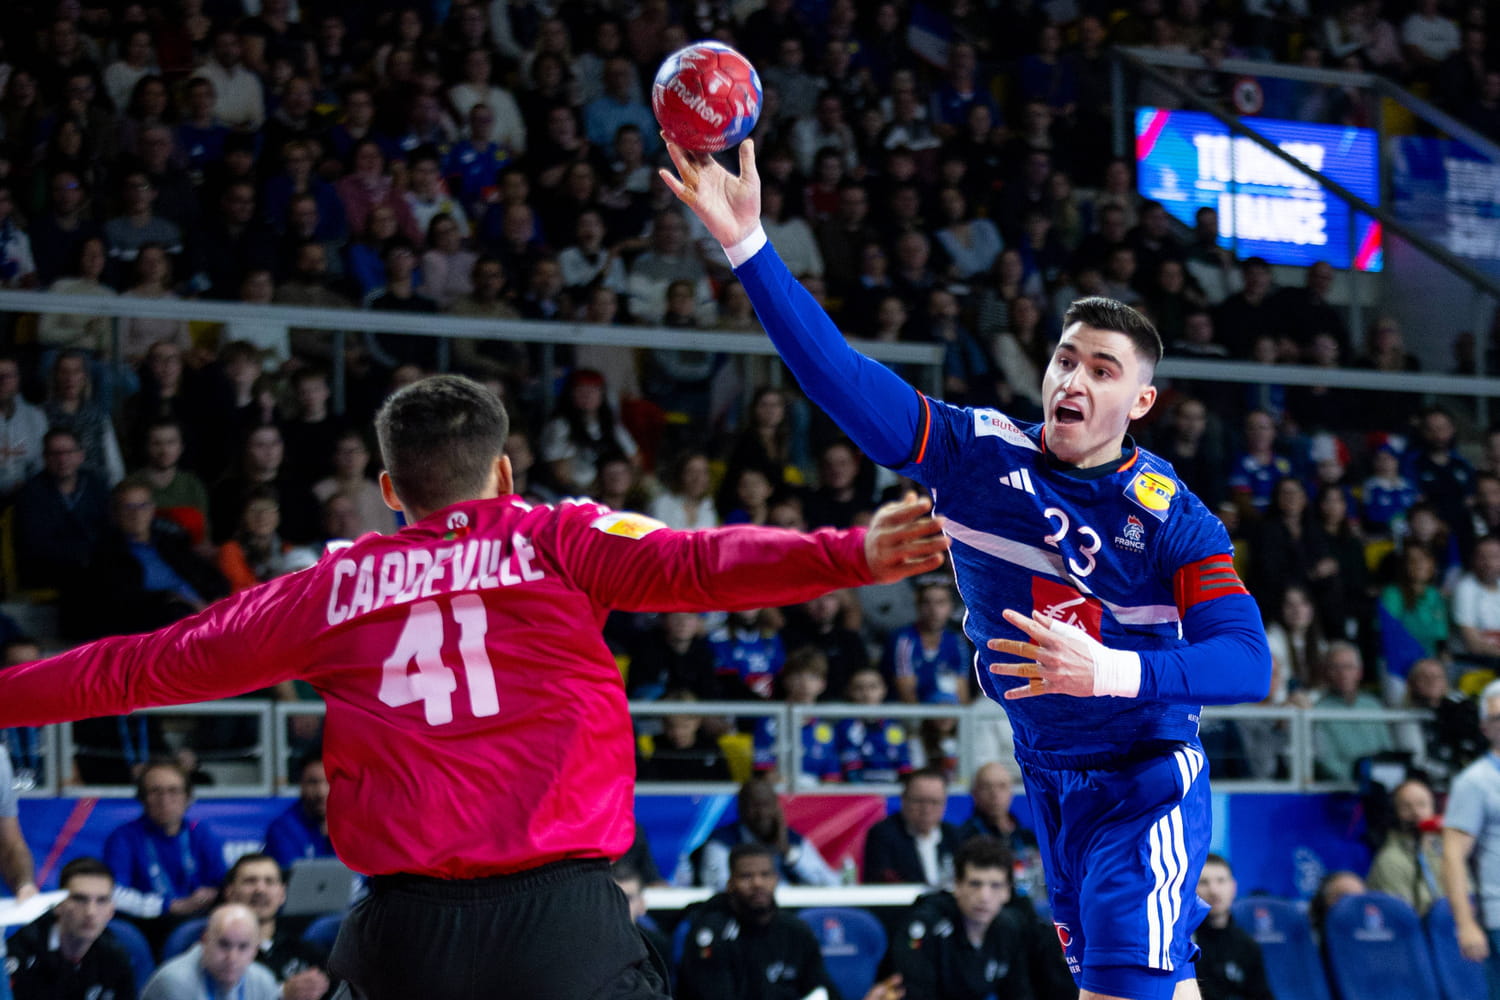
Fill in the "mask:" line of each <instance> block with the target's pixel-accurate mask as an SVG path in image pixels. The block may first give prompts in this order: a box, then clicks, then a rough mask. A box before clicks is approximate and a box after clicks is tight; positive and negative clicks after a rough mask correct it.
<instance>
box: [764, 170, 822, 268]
mask: <svg viewBox="0 0 1500 1000" xmlns="http://www.w3.org/2000/svg"><path fill="white" fill-rule="evenodd" d="M761 199H762V205H763V207H762V209H761V215H762V225H764V226H765V227H766V232H767V233H768V234H770V236H771V237H772V238H773V239H775V240H776V241H777V246H778V247H785V248H786V253H785V255H784V258H783V259H784V260H785V261H786V266H787V268H788V269H789V270H790V271H791V272H792V273H793V274H795V275H797V276H798V277H799V278H800V277H803V276H805V275H809V274H811V275H817V276H819V277H821V276H822V274H823V253H822V251H820V250H819V249H818V241H817V239H816V238H815V237H814V236H813V231H812V227H811V226H809V225H808V224H807V220H806V219H804V218H803V217H802V216H801V215H800V214H798V213H796V212H795V211H793V210H791V209H790V208H788V206H787V192H786V189H785V188H783V187H782V186H781V185H780V184H778V183H776V182H774V181H767V182H766V184H765V185H764V186H763V187H762V188H761Z"/></svg>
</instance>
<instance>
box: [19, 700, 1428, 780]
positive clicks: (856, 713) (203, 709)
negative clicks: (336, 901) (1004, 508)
mask: <svg viewBox="0 0 1500 1000" xmlns="http://www.w3.org/2000/svg"><path fill="white" fill-rule="evenodd" d="M630 709H631V714H632V716H633V717H634V718H635V719H636V721H637V723H638V724H639V723H641V722H643V721H645V720H652V719H660V718H662V717H665V716H671V715H695V716H703V717H715V718H718V717H729V718H735V719H749V718H774V719H776V720H777V731H776V740H777V745H776V760H777V762H778V764H780V763H782V762H784V763H785V764H786V766H785V767H778V768H777V774H778V778H779V781H780V788H781V789H782V790H783V791H786V792H789V793H796V792H815V793H816V794H819V795H825V794H826V795H895V794H898V793H899V792H900V790H901V786H900V785H898V784H894V783H860V784H847V785H845V784H839V783H825V784H817V783H806V782H802V781H798V780H795V779H792V780H789V776H793V775H798V774H800V773H801V762H802V739H801V733H802V726H803V724H804V723H806V722H808V721H811V720H815V719H816V720H824V719H827V720H837V719H850V718H856V719H863V718H869V717H871V716H878V717H880V718H882V719H902V720H913V721H916V720H923V719H955V720H957V722H958V729H957V733H956V738H957V741H958V761H959V765H958V779H959V780H958V784H959V785H960V786H962V785H964V784H966V783H967V781H968V778H969V776H971V775H972V774H973V773H974V771H975V769H976V768H977V767H978V766H979V765H980V764H982V763H985V761H981V760H979V759H978V756H977V752H976V746H977V745H978V744H979V742H980V736H981V730H982V729H984V727H990V726H1002V727H1004V728H1005V729H1006V730H1008V728H1009V723H1008V722H1007V721H1006V720H1005V718H1004V716H1003V715H1001V714H999V713H996V712H995V711H994V708H993V706H990V705H988V704H986V703H984V702H976V703H974V704H971V705H896V704H885V705H879V706H869V705H853V704H848V703H839V704H834V703H819V704H814V705H788V704H785V703H782V702H740V701H714V702H659V701H646V702H631V705H630ZM324 711H325V707H324V705H323V703H322V702H321V701H298V702H274V703H273V702H269V701H253V700H246V699H235V700H231V701H220V702H208V703H204V704H200V705H182V706H176V707H171V708H153V709H146V710H145V712H144V714H147V715H154V716H175V717H205V716H207V717H222V716H238V717H252V718H254V719H255V720H256V722H257V728H258V732H259V734H260V740H259V743H258V745H257V746H255V747H253V748H247V750H246V752H243V753H236V754H235V755H234V757H233V760H234V762H235V763H236V765H237V766H239V767H243V766H245V765H246V764H253V766H254V770H255V778H254V780H251V781H238V782H233V783H217V784H214V785H210V786H205V787H202V788H200V789H199V790H198V794H199V795H200V796H202V797H213V798H222V797H236V798H244V797H255V796H265V795H272V794H275V793H277V792H280V791H282V790H284V789H285V788H287V787H289V786H291V785H293V784H294V783H293V782H292V781H290V780H289V765H290V764H291V762H292V760H293V758H294V755H295V749H296V747H295V744H294V741H293V740H292V739H291V738H290V735H289V733H290V728H291V725H292V720H293V719H294V718H295V717H298V716H304V717H305V716H322V715H323V714H324ZM1202 717H1203V720H1204V722H1205V723H1219V722H1232V723H1237V722H1253V723H1258V724H1271V725H1273V726H1275V727H1277V728H1278V730H1279V731H1280V732H1281V733H1282V734H1284V736H1285V739H1284V741H1283V742H1282V743H1281V746H1280V747H1279V748H1278V755H1279V756H1280V757H1281V758H1282V760H1283V762H1284V767H1283V768H1281V769H1280V776H1274V777H1265V778H1225V777H1215V778H1214V779H1213V780H1214V787H1215V788H1217V789H1219V790H1221V791H1237V792H1337V791H1350V790H1352V789H1353V788H1354V787H1355V786H1354V783H1353V781H1352V780H1349V781H1330V780H1326V779H1322V778H1320V777H1318V774H1317V771H1316V768H1315V763H1316V746H1315V732H1316V730H1315V728H1314V727H1315V726H1317V725H1318V724H1319V723H1361V722H1376V723H1383V724H1386V725H1387V726H1390V727H1392V728H1391V731H1390V734H1389V735H1390V740H1389V744H1390V747H1391V749H1393V750H1398V751H1399V750H1408V751H1412V752H1417V753H1419V752H1420V749H1421V748H1419V747H1410V746H1405V747H1404V746H1401V745H1400V741H1401V733H1400V730H1399V729H1398V728H1397V727H1400V726H1410V725H1411V724H1414V723H1418V724H1419V723H1421V722H1422V721H1423V720H1425V719H1428V718H1429V717H1430V716H1429V714H1428V713H1425V712H1422V711H1416V710H1411V709H1348V710H1345V709H1336V708H1295V707H1289V706H1280V707H1267V706H1259V705H1245V706H1234V707H1211V708H1207V709H1205V710H1204V711H1203V716H1202ZM39 736H40V740H39V744H40V748H41V753H42V755H43V757H44V758H45V763H46V766H45V768H44V773H43V774H42V775H41V776H39V779H38V780H37V782H36V785H35V787H32V788H30V789H26V790H24V791H22V793H21V794H23V795H26V796H32V797H55V796H58V795H64V794H66V795H69V796H78V797H100V798H110V797H115V798H120V797H129V796H130V795H132V794H134V788H133V787H131V786H129V785H76V784H72V783H70V781H69V780H68V775H69V774H71V769H72V759H73V755H74V753H75V752H76V750H77V749H78V744H77V742H76V741H75V739H74V736H73V731H72V724H69V723H65V724H62V725H57V726H46V727H43V728H42V729H41V731H40V733H39ZM200 757H201V758H202V759H203V761H204V763H205V764H206V765H207V766H208V767H209V768H210V770H212V769H213V767H214V765H215V764H216V763H221V762H222V761H216V760H215V758H214V756H213V755H212V754H202V753H200ZM737 789H738V786H737V785H736V784H735V783H734V782H732V781H725V782H641V783H639V784H638V786H637V790H638V791H639V792H640V793H641V794H646V795H651V794H658V795H659V794H674V795H723V794H732V793H734V792H735V791H736V790H737Z"/></svg>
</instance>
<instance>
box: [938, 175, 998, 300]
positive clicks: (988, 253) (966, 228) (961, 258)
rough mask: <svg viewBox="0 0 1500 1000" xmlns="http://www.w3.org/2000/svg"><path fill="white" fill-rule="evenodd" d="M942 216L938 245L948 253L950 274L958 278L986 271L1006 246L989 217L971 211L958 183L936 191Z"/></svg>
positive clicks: (977, 275)
mask: <svg viewBox="0 0 1500 1000" xmlns="http://www.w3.org/2000/svg"><path fill="white" fill-rule="evenodd" d="M938 201H939V204H940V205H941V207H942V214H943V218H944V220H945V225H944V226H943V228H941V229H939V230H938V231H937V234H936V235H937V241H938V245H939V246H940V247H942V249H943V252H944V253H945V254H947V256H948V259H949V261H951V265H950V274H951V275H952V276H953V278H955V279H956V280H958V281H973V280H976V279H978V278H979V277H980V276H981V275H983V274H986V273H987V272H988V271H989V270H990V269H991V268H992V267H993V266H994V263H995V260H996V258H998V257H999V256H1000V251H1002V250H1004V249H1005V244H1004V242H1003V241H1002V240H1001V239H1000V230H998V229H996V228H995V224H994V223H993V222H991V221H990V220H989V219H981V218H978V217H977V216H975V214H974V213H973V212H972V211H970V208H969V202H968V198H967V196H966V195H965V194H964V192H963V190H962V189H961V188H958V187H946V188H944V189H943V190H942V191H941V192H940V193H939V194H938Z"/></svg>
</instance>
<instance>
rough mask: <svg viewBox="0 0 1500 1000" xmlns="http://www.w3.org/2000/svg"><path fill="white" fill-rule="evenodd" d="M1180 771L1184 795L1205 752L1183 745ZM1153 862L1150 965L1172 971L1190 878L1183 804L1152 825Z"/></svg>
mask: <svg viewBox="0 0 1500 1000" xmlns="http://www.w3.org/2000/svg"><path fill="white" fill-rule="evenodd" d="M1172 757H1173V759H1174V760H1175V761H1176V763H1177V772H1178V774H1179V775H1181V776H1182V797H1183V798H1187V793H1188V790H1189V789H1190V788H1192V786H1193V782H1194V781H1196V780H1197V779H1198V775H1199V774H1201V773H1202V772H1203V763H1204V761H1203V754H1202V752H1201V751H1199V750H1197V749H1196V748H1193V747H1181V748H1179V749H1178V750H1175V751H1174V752H1173V754H1172ZM1149 836H1150V842H1149V843H1150V863H1151V874H1152V876H1153V881H1154V884H1153V885H1152V887H1151V894H1150V895H1149V896H1148V897H1147V899H1146V938H1147V941H1146V946H1147V951H1148V957H1147V961H1146V965H1147V968H1151V969H1163V970H1165V971H1168V972H1170V971H1172V969H1173V968H1175V964H1174V963H1173V961H1172V936H1173V931H1174V929H1175V928H1176V926H1177V920H1178V918H1179V917H1180V916H1181V915H1182V889H1183V882H1184V881H1185V880H1186V878H1187V869H1188V854H1187V844H1186V841H1185V838H1184V821H1183V817H1182V807H1181V806H1174V807H1173V808H1172V811H1171V812H1169V813H1167V814H1166V815H1165V816H1163V817H1162V818H1161V819H1159V820H1157V821H1156V822H1155V823H1154V824H1152V826H1151V831H1150V834H1149Z"/></svg>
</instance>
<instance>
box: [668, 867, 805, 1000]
mask: <svg viewBox="0 0 1500 1000" xmlns="http://www.w3.org/2000/svg"><path fill="white" fill-rule="evenodd" d="M776 860H777V858H776V851H775V849H774V848H772V847H769V846H767V845H765V844H762V843H740V844H736V845H735V847H734V848H733V849H732V850H731V851H730V852H729V859H728V880H727V884H726V886H725V889H724V891H723V892H721V893H719V894H718V895H716V896H714V897H713V898H712V899H710V900H708V902H706V903H703V904H702V905H701V906H699V907H697V908H696V909H694V910H692V911H690V912H689V913H688V915H687V917H686V919H687V921H688V931H687V941H688V947H687V948H686V949H685V950H684V952H683V956H682V964H681V966H680V967H679V969H678V975H677V994H676V995H677V996H678V997H679V998H680V1000H719V998H721V997H741V998H744V1000H773V998H780V997H805V996H808V995H809V994H813V993H815V992H816V991H817V990H819V989H821V990H823V991H824V992H825V993H827V994H829V995H832V994H833V992H834V986H833V983H832V981H831V980H830V979H829V978H828V973H827V971H826V970H825V969H824V967H823V956H822V953H821V951H820V949H819V947H818V942H817V939H816V938H814V937H813V933H812V931H811V930H810V929H809V928H808V926H807V925H806V924H804V923H803V922H802V921H801V920H798V919H797V918H796V917H793V916H791V915H790V914H786V913H782V912H781V911H780V910H779V909H778V908H777V906H776V886H777V884H778V882H779V879H778V878H777V874H776Z"/></svg>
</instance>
